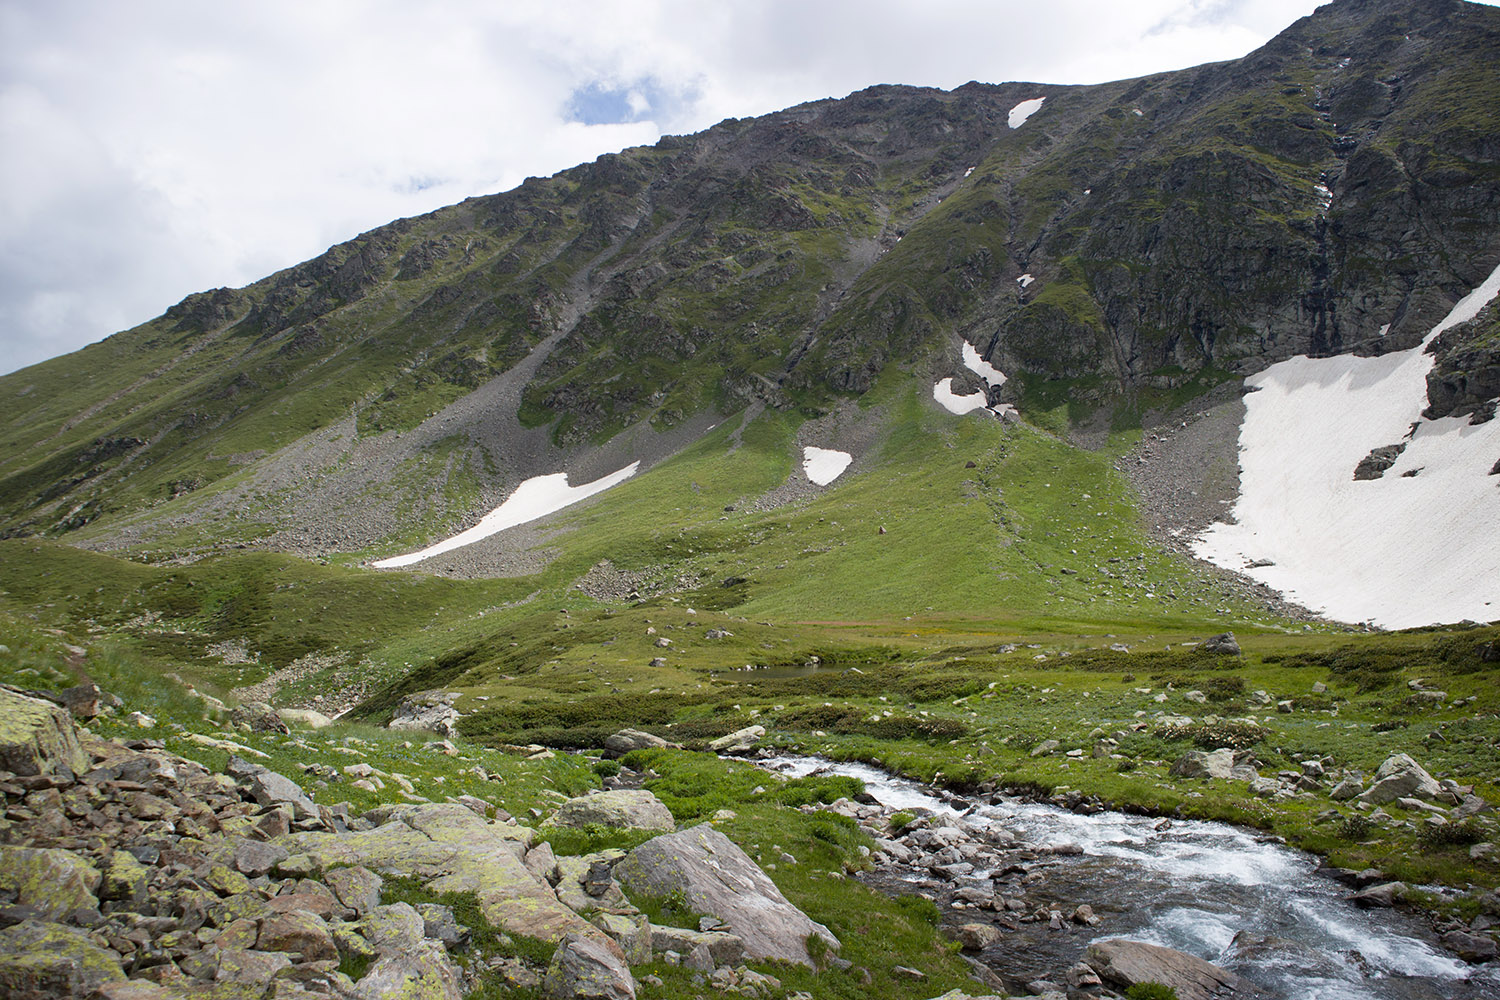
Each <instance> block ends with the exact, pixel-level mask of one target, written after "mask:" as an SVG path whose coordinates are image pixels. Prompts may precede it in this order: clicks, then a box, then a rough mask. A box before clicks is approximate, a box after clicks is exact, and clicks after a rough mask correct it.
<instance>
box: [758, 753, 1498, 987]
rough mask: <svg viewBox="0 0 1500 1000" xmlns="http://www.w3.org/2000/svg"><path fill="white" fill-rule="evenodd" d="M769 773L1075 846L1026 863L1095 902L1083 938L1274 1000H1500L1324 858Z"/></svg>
mask: <svg viewBox="0 0 1500 1000" xmlns="http://www.w3.org/2000/svg"><path fill="white" fill-rule="evenodd" d="M761 763H762V764H763V766H766V767H769V768H771V769H772V770H775V771H777V772H779V773H783V774H787V775H791V776H796V777H801V776H803V775H806V774H809V773H812V772H813V771H817V772H819V773H833V774H844V775H849V776H852V777H856V778H859V779H860V780H862V781H863V782H864V783H865V788H866V790H867V791H868V792H869V793H870V794H871V795H873V796H874V797H875V798H876V799H877V800H878V801H879V802H880V804H881V805H882V806H884V807H886V808H887V809H890V810H927V811H930V812H932V813H937V814H942V815H947V816H954V817H957V816H962V817H963V819H962V822H963V823H964V824H966V825H970V826H973V827H975V828H982V827H984V826H985V825H987V824H994V825H996V826H999V827H1001V828H1003V829H1005V830H1008V831H1010V832H1011V833H1012V834H1015V835H1016V836H1017V837H1018V838H1020V840H1021V841H1022V842H1023V844H1024V846H1025V847H1027V848H1030V849H1032V850H1044V849H1046V848H1049V847H1058V846H1063V845H1076V846H1077V847H1079V848H1081V849H1082V854H1080V855H1074V856H1064V855H1057V856H1044V857H1043V859H1042V860H1039V861H1037V862H1032V863H1029V864H1030V865H1031V866H1032V867H1033V869H1034V870H1040V871H1042V872H1043V873H1044V874H1045V875H1046V880H1047V884H1046V887H1045V888H1046V891H1047V892H1050V893H1051V894H1052V895H1053V896H1054V897H1055V898H1057V899H1059V901H1065V902H1066V903H1068V904H1071V905H1069V906H1067V907H1066V909H1069V910H1070V909H1071V908H1072V905H1076V904H1079V903H1088V904H1089V905H1090V906H1092V907H1093V909H1094V910H1095V912H1096V913H1098V914H1100V915H1101V916H1103V918H1104V919H1103V922H1102V923H1101V924H1100V926H1099V927H1098V928H1097V929H1095V930H1093V931H1087V932H1082V933H1084V934H1087V935H1090V936H1097V937H1098V938H1101V939H1102V938H1110V937H1123V938H1130V939H1132V940H1136V941H1145V942H1148V943H1150V944H1158V945H1163V946H1166V947H1168V948H1175V949H1177V950H1179V951H1184V952H1188V953H1189V954H1192V955H1196V956H1198V957H1199V958H1203V959H1206V960H1207V961H1210V962H1213V963H1215V964H1216V965H1220V966H1223V967H1224V968H1227V969H1230V970H1231V971H1234V972H1237V973H1239V974H1240V975H1242V976H1244V977H1245V978H1246V979H1249V980H1251V981H1252V982H1254V983H1256V984H1257V985H1259V986H1260V987H1261V988H1263V989H1264V990H1266V991H1267V995H1269V996H1277V997H1284V998H1287V1000H1303V998H1318V1000H1367V998H1399V1000H1429V998H1430V1000H1439V998H1443V1000H1448V998H1455V997H1462V998H1483V997H1500V970H1497V969H1495V968H1494V964H1493V963H1492V964H1491V965H1488V966H1479V967H1474V966H1470V965H1467V964H1466V963H1464V962H1463V961H1461V960H1459V959H1458V958H1456V957H1454V956H1452V955H1449V954H1448V953H1446V952H1445V951H1443V950H1442V949H1441V948H1439V947H1437V946H1436V945H1434V944H1432V943H1430V942H1429V940H1427V939H1429V938H1430V937H1431V935H1430V933H1429V932H1428V931H1427V930H1426V928H1425V927H1424V926H1422V925H1421V924H1420V923H1419V922H1418V921H1417V920H1415V919H1414V918H1409V917H1406V916H1404V915H1402V914H1400V913H1397V912H1395V911H1392V910H1361V909H1359V908H1357V907H1355V906H1354V905H1353V904H1351V903H1349V902H1347V901H1346V898H1345V897H1347V896H1348V895H1349V893H1350V892H1351V891H1352V890H1350V889H1348V888H1347V887H1345V886H1343V885H1340V884H1339V883H1337V882H1335V881H1334V880H1333V879H1332V878H1330V877H1328V876H1326V875H1322V874H1319V873H1318V872H1317V867H1318V863H1317V859H1316V858H1314V857H1313V856H1312V855H1309V854H1306V853H1303V852H1301V851H1296V850H1293V849H1291V848H1288V847H1286V846H1284V845H1282V844H1279V843H1276V842H1273V841H1271V840H1269V839H1267V838H1265V837H1263V836H1261V835H1259V834H1257V833H1255V832H1254V831H1250V830H1243V829H1239V828H1237V827H1233V826H1229V825H1227V824H1224V823H1211V822H1200V821H1194V820H1173V821H1172V822H1171V823H1170V824H1169V825H1166V826H1165V828H1164V829H1161V830H1158V829H1156V827H1157V826H1158V825H1159V824H1161V821H1160V819H1158V818H1154V817H1145V816H1129V815H1125V814H1124V813H1117V812H1100V813H1096V814H1094V815H1091V816H1087V815H1080V814H1077V813H1073V812H1069V811H1067V810H1064V809H1059V808H1056V807H1053V806H1049V805H1041V804H1036V803H1028V802H1023V801H1019V800H1011V799H1006V800H1003V801H1001V802H1000V803H999V804H996V805H987V804H983V800H982V799H981V800H976V801H978V802H980V804H979V805H978V806H977V808H974V809H972V810H968V811H966V812H963V813H960V812H959V811H958V810H956V809H955V808H954V807H953V806H952V805H950V804H948V803H947V802H945V801H943V800H942V799H941V798H939V797H938V796H936V795H934V794H933V793H932V791H931V790H930V789H929V788H927V787H925V786H923V785H919V784H917V783H915V782H911V781H906V780H904V779H900V778H893V777H891V776H890V775H888V774H886V773H885V772H883V771H880V770H877V769H876V768H873V767H869V766H866V765H863V764H842V763H835V762H831V761H827V760H822V759H818V758H808V757H781V758H776V759H773V760H768V761H763V762H761ZM976 874H982V873H976ZM965 912H966V914H970V915H972V916H966V917H965V919H966V920H967V919H972V918H973V917H977V916H978V911H973V910H969V911H965ZM1023 931H1024V932H1025V934H1026V935H1030V936H1031V937H1030V938H1028V940H1027V941H1025V942H1024V943H1023V942H1022V941H1021V940H1017V937H1018V935H1007V938H1003V939H1002V941H1001V944H1000V946H999V948H1000V952H1001V953H1002V954H1004V955H1006V956H1007V957H1011V956H1014V957H1016V958H1018V959H1020V956H1022V955H1024V954H1027V953H1034V952H1043V953H1046V959H1037V961H1045V960H1050V961H1052V962H1059V961H1060V962H1061V964H1060V965H1056V967H1055V968H1053V969H1052V970H1051V971H1053V972H1055V973H1059V974H1060V973H1061V972H1062V971H1063V969H1065V968H1067V966H1068V965H1069V964H1071V962H1072V961H1074V960H1076V958H1064V957H1062V956H1064V955H1066V954H1067V953H1068V952H1069V943H1068V942H1067V941H1066V940H1059V935H1077V934H1079V933H1080V931H1079V930H1078V929H1073V930H1069V931H1065V932H1058V931H1048V930H1047V928H1046V924H1045V923H1042V924H1031V925H1023ZM1237 934H1239V935H1241V937H1240V941H1239V942H1236V941H1235V936H1236V935H1237ZM1039 935H1040V936H1043V937H1038V936H1039ZM1046 936H1050V938H1051V939H1052V941H1053V942H1055V943H1056V947H1052V946H1051V945H1049V944H1048V943H1047V937H1046ZM1038 941H1041V942H1042V944H1041V945H1040V947H1038V945H1037V942H1038ZM1084 943H1085V942H1083V941H1076V942H1072V943H1071V952H1072V953H1073V954H1074V955H1076V954H1078V953H1081V951H1082V948H1083V945H1084ZM1023 945H1024V946H1023ZM1021 960H1024V959H1021ZM1003 964H1004V963H1003V962H996V963H995V965H996V968H997V971H1000V972H1001V973H1002V974H1006V975H1013V974H1014V970H1008V969H1006V968H1003V967H1001V966H1002V965H1003ZM1031 971H1036V972H1040V971H1042V970H1040V969H1035V970H1031ZM1022 978H1023V981H1024V978H1026V977H1024V976H1023V977H1022Z"/></svg>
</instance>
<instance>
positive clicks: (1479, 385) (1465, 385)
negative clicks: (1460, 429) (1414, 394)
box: [1422, 304, 1500, 424]
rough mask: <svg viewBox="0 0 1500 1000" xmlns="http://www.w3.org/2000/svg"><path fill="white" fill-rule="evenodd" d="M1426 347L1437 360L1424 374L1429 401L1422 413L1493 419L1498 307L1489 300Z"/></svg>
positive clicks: (1499, 358)
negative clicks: (1430, 369)
mask: <svg viewBox="0 0 1500 1000" xmlns="http://www.w3.org/2000/svg"><path fill="white" fill-rule="evenodd" d="M1428 351H1429V352H1430V353H1432V354H1434V355H1436V356H1437V363H1436V364H1435V365H1433V368H1432V371H1430V372H1428V374H1427V401H1428V404H1429V405H1428V407H1427V409H1426V410H1424V411H1422V416H1424V417H1427V418H1428V419H1436V418H1438V417H1462V416H1468V417H1469V422H1470V423H1471V424H1480V423H1484V422H1485V421H1487V420H1493V419H1494V417H1495V406H1496V401H1497V400H1500V309H1496V308H1495V306H1494V305H1493V304H1491V305H1490V306H1488V307H1487V308H1486V309H1485V310H1484V311H1483V312H1481V313H1480V314H1479V315H1478V316H1476V317H1475V318H1474V319H1473V320H1471V321H1469V322H1468V323H1462V324H1460V325H1458V326H1456V327H1454V328H1453V329H1451V330H1446V331H1444V332H1443V333H1442V334H1441V335H1440V336H1439V337H1438V338H1437V340H1436V341H1434V342H1433V344H1432V345H1431V346H1430V347H1429V348H1428Z"/></svg>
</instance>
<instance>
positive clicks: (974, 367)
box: [964, 340, 1005, 389]
mask: <svg viewBox="0 0 1500 1000" xmlns="http://www.w3.org/2000/svg"><path fill="white" fill-rule="evenodd" d="M964 367H965V368H967V369H969V371H971V372H973V373H974V374H975V375H978V376H979V377H980V378H982V379H984V380H985V382H986V383H987V384H988V385H989V386H990V388H992V389H998V388H999V387H1000V386H1002V385H1004V384H1005V375H1004V374H1003V373H1002V372H1001V371H1000V369H998V368H996V367H995V366H994V365H992V364H990V363H989V362H988V361H986V360H984V358H981V357H980V356H979V352H978V351H976V350H975V349H974V345H973V344H971V343H969V342H968V341H967V340H966V341H964Z"/></svg>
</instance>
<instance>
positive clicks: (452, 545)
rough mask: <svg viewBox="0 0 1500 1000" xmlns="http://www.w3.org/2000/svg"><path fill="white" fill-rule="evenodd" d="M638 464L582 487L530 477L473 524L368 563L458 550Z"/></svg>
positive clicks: (597, 488)
mask: <svg viewBox="0 0 1500 1000" xmlns="http://www.w3.org/2000/svg"><path fill="white" fill-rule="evenodd" d="M640 467H641V463H640V462H631V463H630V464H629V465H627V466H625V468H623V469H620V470H618V471H616V472H612V473H610V474H609V475H607V476H604V477H603V478H600V479H596V480H594V481H593V482H592V483H584V484H583V485H582V486H569V485H568V474H567V473H566V472H554V473H553V474H552V475H550V476H533V477H532V478H531V479H528V480H526V481H525V482H523V483H522V484H521V485H520V486H517V487H516V489H515V492H513V493H511V495H510V496H509V497H507V498H506V499H505V502H504V503H502V504H501V505H500V506H498V507H496V508H495V509H494V510H492V511H490V512H489V513H488V514H486V515H484V517H482V518H480V520H479V523H478V524H476V525H474V527H472V528H469V529H467V530H466V531H460V532H459V533H458V534H456V535H454V536H453V537H451V538H445V539H444V540H442V541H441V542H438V543H436V544H435V545H429V546H427V548H425V549H422V550H421V551H419V552H411V553H408V554H406V555H404V556H392V557H391V558H389V559H381V560H379V561H377V562H374V563H371V565H372V566H374V567H375V568H376V569H395V568H396V567H398V566H410V565H411V564H412V563H416V562H421V561H422V560H423V559H431V558H432V557H433V556H440V555H442V554H443V553H444V552H452V551H453V550H454V549H461V548H463V547H464V546H465V545H472V544H473V543H475V542H477V541H479V540H480V539H481V538H488V537H490V536H491V535H493V534H496V533H498V532H501V531H504V530H505V529H506V528H514V527H515V526H516V525H518V524H525V523H526V522H527V521H535V520H536V519H537V518H539V517H546V516H547V515H548V514H551V513H554V512H556V511H559V510H562V509H563V508H564V507H568V506H571V505H573V504H575V503H577V502H578V501H580V500H583V499H585V498H587V497H591V496H593V495H594V494H595V493H602V492H604V491H605V490H607V489H609V488H610V487H611V486H615V485H617V484H619V483H623V482H624V481H625V480H627V479H629V478H630V477H631V476H633V475H635V473H636V470H637V469H639V468H640Z"/></svg>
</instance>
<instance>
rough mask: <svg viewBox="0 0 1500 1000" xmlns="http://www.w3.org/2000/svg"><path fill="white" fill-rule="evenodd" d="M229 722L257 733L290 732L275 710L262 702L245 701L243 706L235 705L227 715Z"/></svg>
mask: <svg viewBox="0 0 1500 1000" xmlns="http://www.w3.org/2000/svg"><path fill="white" fill-rule="evenodd" d="M229 721H230V722H231V723H233V724H234V725H236V726H248V727H250V729H251V730H252V731H254V732H257V733H290V732H291V731H292V730H291V729H290V727H288V726H287V724H286V722H284V721H283V720H282V718H281V716H280V715H277V714H276V710H275V709H274V708H272V707H271V706H270V705H267V704H266V703H265V702H263V701H247V702H245V704H243V705H236V706H234V709H233V710H232V711H231V712H230V713H229Z"/></svg>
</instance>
